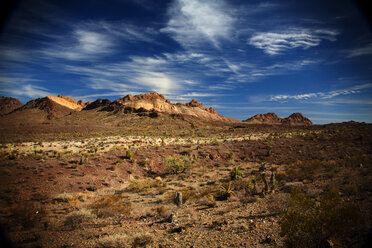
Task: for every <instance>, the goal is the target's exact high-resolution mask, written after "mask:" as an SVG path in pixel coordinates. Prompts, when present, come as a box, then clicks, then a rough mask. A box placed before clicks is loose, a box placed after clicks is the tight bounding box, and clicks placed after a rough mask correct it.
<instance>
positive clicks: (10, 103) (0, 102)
mask: <svg viewBox="0 0 372 248" xmlns="http://www.w3.org/2000/svg"><path fill="white" fill-rule="evenodd" d="M22 106H23V104H22V103H21V102H20V101H19V100H18V99H17V98H13V97H4V96H0V115H6V114H9V113H10V112H12V111H13V110H15V109H17V108H20V107H22Z"/></svg>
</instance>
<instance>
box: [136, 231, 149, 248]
mask: <svg viewBox="0 0 372 248" xmlns="http://www.w3.org/2000/svg"><path fill="white" fill-rule="evenodd" d="M152 243H154V236H153V235H151V234H150V233H147V232H141V233H137V234H135V235H134V236H133V241H132V247H149V246H150V245H151V244H152Z"/></svg>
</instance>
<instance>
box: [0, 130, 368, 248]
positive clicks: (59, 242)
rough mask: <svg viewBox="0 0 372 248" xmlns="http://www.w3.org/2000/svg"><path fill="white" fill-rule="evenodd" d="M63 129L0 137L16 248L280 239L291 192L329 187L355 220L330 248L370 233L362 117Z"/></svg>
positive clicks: (5, 199)
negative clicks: (316, 122)
mask: <svg viewBox="0 0 372 248" xmlns="http://www.w3.org/2000/svg"><path fill="white" fill-rule="evenodd" d="M66 137H67V136H64V138H63V139H59V140H57V139H55V140H53V139H51V138H48V139H45V140H37V141H33V142H31V141H30V140H24V141H22V139H21V138H19V137H18V138H17V139H16V140H17V142H11V143H5V142H3V143H2V144H1V147H0V192H1V193H0V221H1V223H2V225H3V227H4V229H5V230H6V232H7V233H8V235H9V237H10V239H11V241H12V242H13V243H14V244H15V245H16V247H283V246H285V244H286V243H285V241H286V237H285V236H284V237H282V236H281V235H280V234H281V226H280V220H281V219H282V218H283V213H284V212H285V211H286V210H287V208H288V202H289V198H290V192H291V190H292V189H294V188H299V189H301V190H302V191H303V192H305V193H306V194H307V195H308V196H309V197H310V198H311V199H313V200H314V201H315V202H318V203H319V202H320V201H321V199H322V197H323V195H324V194H325V193H326V192H328V191H329V190H334V191H337V192H338V194H339V196H340V197H341V198H342V202H344V203H345V204H353V206H356V207H357V209H358V211H360V213H361V215H362V216H363V220H364V222H363V224H361V225H360V226H357V228H358V232H357V233H358V234H357V235H354V234H353V235H352V236H350V237H346V236H345V237H343V238H334V239H333V238H332V240H329V242H330V245H329V247H362V246H363V244H365V242H366V237H367V236H368V232H369V230H371V223H372V212H371V209H372V186H371V183H370V182H371V181H372V173H371V166H372V164H371V161H372V153H371V151H372V126H371V125H368V124H361V123H344V124H335V125H324V126H313V127H304V128H299V127H297V128H291V127H286V128H283V127H280V128H278V127H270V126H264V127H259V128H258V127H254V126H251V127H250V126H242V127H234V128H227V129H225V131H223V130H222V129H217V130H216V131H210V130H209V131H206V132H202V131H200V130H199V131H198V130H194V131H193V130H186V131H185V132H178V133H177V134H176V135H172V134H171V133H170V132H168V133H166V135H163V134H162V135H157V134H154V133H151V135H149V133H142V134H141V133H136V134H131V135H129V134H126V135H124V134H121V135H120V134H119V135H108V134H107V133H104V134H102V135H94V136H93V137H71V138H70V139H69V138H68V137H67V138H66ZM234 171H235V173H234ZM273 172H274V173H275V176H276V177H275V185H274V184H273V183H272V182H271V177H272V174H273ZM265 180H267V181H268V182H269V183H268V186H265ZM179 193H181V194H182V204H181V203H180V201H179V200H178V199H177V198H176V197H175V196H176V195H177V194H178V195H179ZM331 241H332V243H331Z"/></svg>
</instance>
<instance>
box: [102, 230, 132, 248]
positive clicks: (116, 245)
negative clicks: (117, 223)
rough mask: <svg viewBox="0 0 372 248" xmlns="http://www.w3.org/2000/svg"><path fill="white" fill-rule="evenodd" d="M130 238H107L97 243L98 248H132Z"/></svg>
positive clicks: (124, 235) (124, 236)
mask: <svg viewBox="0 0 372 248" xmlns="http://www.w3.org/2000/svg"><path fill="white" fill-rule="evenodd" d="M130 247H132V246H131V244H130V238H129V237H128V235H126V234H121V233H120V234H114V235H110V236H105V237H102V238H100V239H98V241H97V248H130Z"/></svg>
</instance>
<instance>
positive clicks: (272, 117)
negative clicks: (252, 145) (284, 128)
mask: <svg viewBox="0 0 372 248" xmlns="http://www.w3.org/2000/svg"><path fill="white" fill-rule="evenodd" d="M282 121H283V119H282V118H280V117H278V116H277V115H276V114H274V113H266V114H258V115H255V116H253V117H251V118H249V119H247V120H245V121H244V122H247V123H249V124H268V125H281V124H282Z"/></svg>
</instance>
